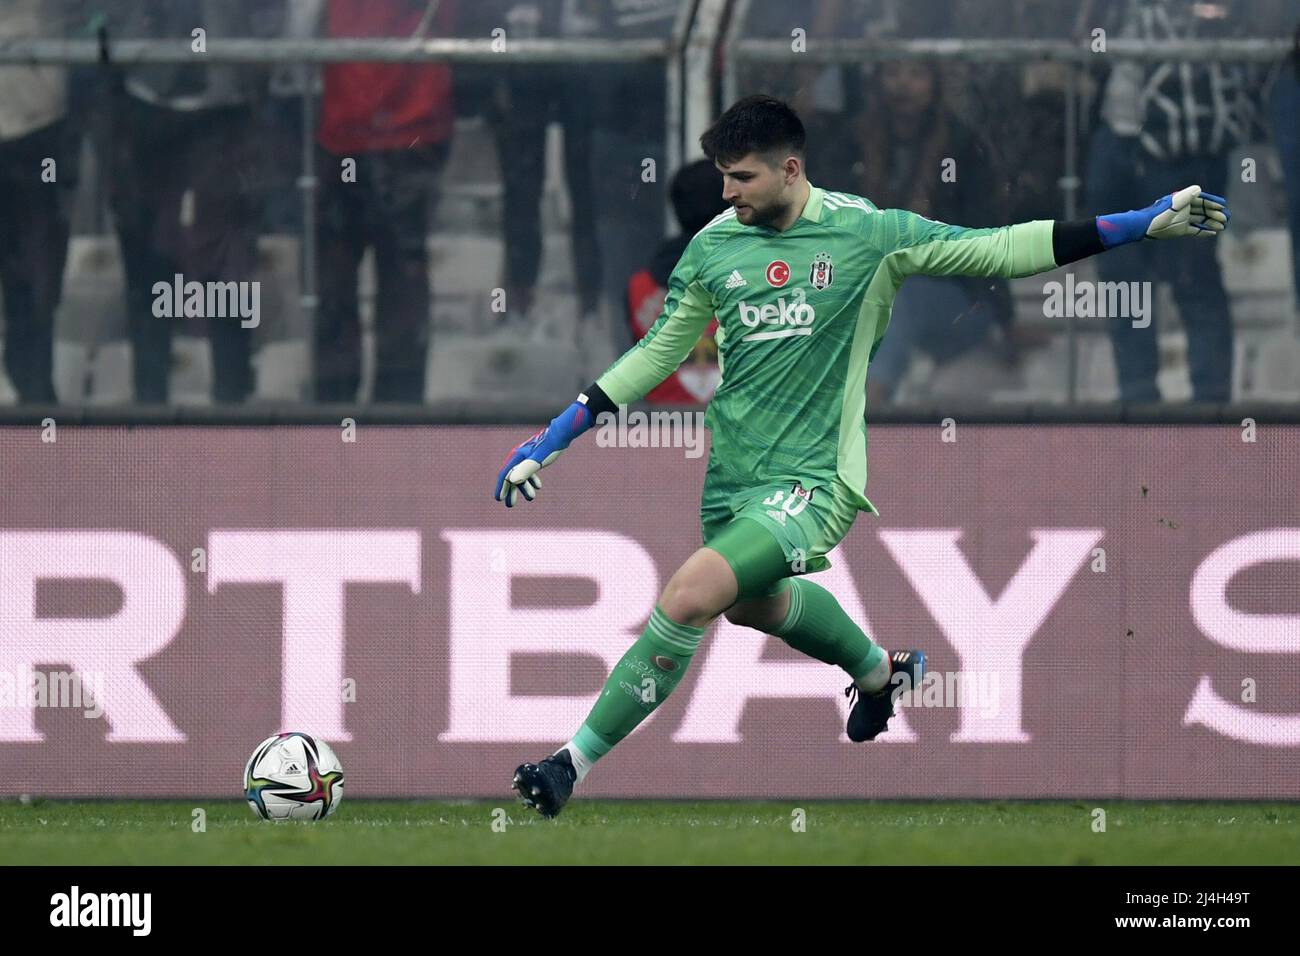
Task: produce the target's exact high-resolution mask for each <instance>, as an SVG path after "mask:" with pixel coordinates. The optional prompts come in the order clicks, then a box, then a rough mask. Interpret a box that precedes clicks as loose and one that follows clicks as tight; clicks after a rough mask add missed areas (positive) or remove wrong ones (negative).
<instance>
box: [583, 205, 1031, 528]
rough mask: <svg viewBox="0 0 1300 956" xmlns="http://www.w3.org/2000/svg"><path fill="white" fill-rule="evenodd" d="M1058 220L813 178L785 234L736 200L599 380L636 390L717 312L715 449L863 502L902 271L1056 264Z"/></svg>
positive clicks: (682, 351) (732, 461) (1008, 271)
mask: <svg viewBox="0 0 1300 956" xmlns="http://www.w3.org/2000/svg"><path fill="white" fill-rule="evenodd" d="M1055 266H1056V261H1055V259H1054V258H1053V255H1052V222H1051V221H1036V222H1028V223H1020V224H1017V225H1013V226H1003V227H1000V228H996V229H966V228H963V227H961V226H950V225H947V224H945V223H942V222H935V221H934V220H931V219H926V218H924V217H923V216H918V215H916V214H915V213H910V212H905V211H903V210H897V209H877V208H876V207H875V206H874V205H872V203H871V202H869V201H868V200H866V199H863V198H861V197H860V196H853V195H849V194H846V193H838V192H830V191H827V190H822V189H818V188H817V187H815V186H813V187H811V189H810V191H809V196H808V202H807V204H806V205H805V207H804V210H803V213H802V215H801V216H800V217H799V219H798V220H797V221H796V222H795V223H794V225H793V226H791V227H790V228H789V229H787V230H785V231H784V232H779V231H777V230H776V229H773V228H771V227H770V226H745V225H742V224H741V223H740V222H739V221H737V219H736V213H735V210H734V209H731V210H728V211H726V212H724V213H722V214H721V215H720V216H718V217H717V218H715V219H714V220H713V221H712V222H711V223H709V225H707V226H706V227H704V229H702V230H700V232H699V233H697V234H696V236H695V237H694V238H693V239H692V240H691V242H690V244H689V245H688V246H687V247H686V251H685V252H683V253H682V257H681V259H680V260H679V261H678V263H677V267H676V268H675V269H674V270H673V273H672V275H671V277H670V278H669V280H668V296H667V298H666V299H665V300H664V307H663V312H662V314H661V315H660V316H659V318H658V320H657V321H656V322H655V324H654V325H653V326H652V327H651V329H650V331H649V332H647V333H646V335H645V337H644V338H642V339H641V341H639V342H638V343H637V344H636V345H635V346H633V347H632V348H631V349H629V350H628V351H627V352H626V353H625V354H624V355H623V356H622V357H620V358H619V359H618V360H617V361H615V363H614V364H613V365H611V366H610V367H609V369H608V370H607V371H606V372H605V373H604V375H602V376H601V377H600V378H599V379H598V380H597V383H596V384H597V385H599V386H600V388H601V389H602V390H604V392H605V394H606V395H608V396H609V398H610V399H611V400H612V401H614V402H615V403H617V404H624V403H628V402H633V401H636V400H637V399H639V398H641V397H642V396H644V395H645V394H646V393H647V392H649V391H650V389H652V388H654V386H656V385H657V384H659V383H660V382H662V381H663V380H664V379H665V378H667V377H668V376H669V375H670V374H672V372H673V370H674V369H676V368H677V366H678V365H680V364H681V363H682V361H684V360H685V359H686V357H687V356H688V355H689V354H690V353H691V350H692V348H693V347H694V345H695V343H696V341H698V339H699V337H700V335H701V333H702V332H703V331H704V330H705V328H706V327H707V326H708V324H709V322H710V320H711V319H712V318H713V317H714V316H715V315H716V316H717V319H718V332H717V341H718V363H719V367H720V369H721V372H722V380H721V382H720V384H719V385H718V388H717V391H716V392H715V393H714V396H713V400H712V402H711V403H710V405H709V409H708V413H707V415H706V416H705V425H706V426H707V427H708V428H709V429H710V431H711V432H712V438H713V455H714V457H715V458H717V459H719V460H721V461H722V462H723V463H724V464H726V466H727V467H728V470H730V471H732V472H734V473H736V474H742V475H745V476H746V477H747V478H748V477H752V478H753V481H754V484H755V485H756V486H757V485H765V484H770V483H774V482H791V483H793V482H796V481H797V482H799V483H800V484H801V485H802V486H803V487H804V488H815V487H821V486H829V485H833V484H834V483H835V481H836V479H838V480H839V481H841V482H843V484H844V486H845V487H846V488H847V494H848V495H849V496H850V497H851V500H852V502H853V504H855V505H856V506H857V507H858V509H859V510H866V511H875V508H874V507H873V506H872V505H871V503H870V502H869V501H868V500H867V499H866V497H865V494H864V492H865V490H866V483H867V431H866V422H865V420H864V413H865V410H866V384H867V363H868V362H870V361H871V358H872V357H873V356H874V355H875V354H876V350H877V349H878V348H879V347H880V342H881V339H882V338H883V336H884V334H885V329H886V328H887V327H888V325H889V315H890V308H891V306H892V304H893V300H894V294H895V293H896V292H897V291H898V287H899V285H900V284H901V283H902V282H903V280H904V279H905V278H906V277H907V276H909V275H936V276H944V275H963V276H1005V277H1011V276H1027V275H1033V274H1034V273H1037V272H1043V271H1045V270H1047V269H1051V268H1054V267H1055Z"/></svg>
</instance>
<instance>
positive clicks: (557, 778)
mask: <svg viewBox="0 0 1300 956" xmlns="http://www.w3.org/2000/svg"><path fill="white" fill-rule="evenodd" d="M700 146H701V147H702V149H703V150H704V154H705V155H706V156H707V157H708V158H709V159H710V160H711V161H712V162H713V163H714V164H715V165H716V166H717V167H718V169H719V170H720V171H721V172H722V174H723V194H722V195H723V199H725V200H726V202H727V203H728V204H729V205H730V206H731V207H732V208H730V209H728V210H726V211H725V212H723V213H722V214H721V215H719V216H717V217H716V218H715V219H713V221H712V222H710V223H709V224H708V225H707V226H705V227H704V228H703V229H701V230H700V231H699V232H698V233H697V234H696V235H695V237H694V238H693V239H692V240H691V242H690V244H689V245H688V246H687V247H686V250H685V251H684V252H683V253H682V257H681V259H680V261H679V262H678V263H677V267H676V268H675V269H674V270H673V272H672V275H671V276H670V278H669V288H668V296H667V299H666V300H665V301H664V306H663V312H662V314H661V315H660V316H659V319H658V320H657V321H656V322H655V324H654V326H653V327H652V328H651V329H650V331H649V332H648V333H647V334H646V336H645V337H644V338H643V339H642V340H641V341H640V342H638V343H637V344H636V345H635V346H634V347H633V348H631V349H629V350H628V351H627V352H626V353H625V354H624V355H623V356H622V357H621V358H619V359H618V360H617V361H615V362H614V364H613V365H611V366H610V367H609V368H608V369H607V370H606V371H605V373H604V374H603V375H601V376H600V378H598V379H597V380H596V382H595V383H594V384H593V385H591V386H590V387H589V388H588V389H587V390H586V392H585V393H583V394H581V395H579V396H578V398H577V400H576V401H574V403H573V404H572V405H570V406H569V407H568V408H567V409H566V410H565V411H563V412H562V413H560V415H559V416H557V417H556V418H555V419H554V420H553V421H552V422H551V423H550V424H549V425H547V426H546V427H545V428H543V429H542V430H541V431H539V432H538V433H537V434H536V435H534V436H533V437H532V438H529V439H528V440H527V441H525V442H523V443H522V444H520V445H518V446H516V447H515V448H514V449H512V450H511V451H510V452H509V454H507V456H506V459H505V462H504V465H503V467H502V468H501V471H500V474H499V475H498V476H497V481H496V485H495V486H494V493H495V497H496V499H497V500H499V501H502V502H504V504H505V505H506V507H508V508H509V507H513V506H514V505H515V503H516V502H517V501H518V500H519V498H521V497H522V498H524V499H527V500H529V501H531V500H532V499H533V497H534V496H535V495H536V494H537V491H538V488H540V486H541V480H540V478H539V476H538V471H539V470H540V469H542V468H545V467H546V466H547V465H550V464H551V463H552V462H554V461H555V459H556V457H557V456H558V455H559V454H560V452H562V451H563V450H564V449H565V448H567V447H568V446H569V443H570V442H572V441H573V440H574V439H575V438H577V437H578V436H579V435H581V434H582V433H583V432H584V431H586V430H587V429H588V428H590V427H591V426H592V424H593V423H594V422H595V419H596V416H598V415H600V414H601V413H602V412H614V411H615V410H616V409H617V408H618V406H620V405H624V404H626V403H629V402H634V401H637V400H638V399H640V398H641V397H642V396H644V395H645V394H646V393H647V392H649V391H650V389H652V388H654V387H655V386H656V385H658V384H659V383H660V382H662V381H663V380H664V379H665V378H667V377H668V376H669V375H670V374H671V373H672V372H673V371H674V370H675V369H676V368H677V366H678V365H679V364H680V363H681V362H682V361H683V360H684V359H685V358H686V357H687V356H688V355H689V354H690V352H691V349H692V348H693V347H694V345H695V343H696V341H697V340H698V339H699V337H700V334H701V332H703V331H704V329H705V328H706V326H708V324H709V322H710V321H711V320H712V319H713V317H714V316H715V315H716V316H717V318H718V333H717V339H718V347H719V364H720V366H721V369H722V381H721V383H720V384H719V386H718V389H717V392H716V394H715V395H714V398H713V401H712V402H711V404H710V406H709V410H708V414H707V416H706V418H705V424H706V425H707V426H708V427H709V429H710V431H711V433H712V440H713V441H712V451H711V454H710V456H709V463H708V468H707V471H706V474H705V480H704V490H703V500H702V502H701V505H700V520H701V530H702V539H703V543H704V546H703V547H702V548H700V549H699V550H697V551H696V552H695V553H694V554H692V555H691V556H690V557H689V558H688V559H687V560H686V562H685V563H684V564H683V565H682V566H681V567H680V568H679V569H678V570H677V572H676V573H675V574H674V575H673V576H672V578H671V579H670V580H669V581H668V584H667V586H666V587H665V588H664V591H663V594H662V595H661V596H660V598H659V601H658V603H657V605H656V606H655V607H654V609H653V611H652V612H651V614H650V619H649V623H648V624H647V625H646V627H645V630H644V632H643V633H642V634H641V637H640V638H639V639H638V640H637V641H636V642H635V643H634V644H633V645H632V646H631V647H630V648H629V649H628V651H627V653H626V654H624V655H623V658H622V659H621V660H620V661H619V663H618V665H617V666H616V667H615V668H614V672H613V673H612V674H610V676H609V678H608V680H607V681H606V683H605V686H604V689H603V690H602V692H601V694H600V696H599V697H598V698H597V700H596V703H595V705H594V706H593V707H592V709H591V713H590V714H589V715H588V716H587V719H586V720H585V721H584V722H583V723H582V725H581V726H580V727H578V728H577V730H576V732H575V733H574V735H573V738H572V739H571V740H570V741H569V742H568V743H566V744H565V745H564V746H563V747H561V748H560V749H559V750H557V751H556V752H555V753H554V754H552V755H551V756H549V757H546V758H545V759H543V760H542V761H541V762H540V763H539V764H532V763H526V764H523V765H522V766H520V767H519V769H518V770H517V771H516V772H515V776H514V781H513V786H514V788H515V789H516V790H517V791H518V792H519V796H520V798H521V799H522V800H523V802H524V803H525V804H526V805H528V806H531V807H534V808H535V809H537V810H538V811H539V812H541V813H542V814H543V815H544V816H548V817H550V816H554V815H555V814H557V813H559V811H560V809H561V808H562V807H563V806H564V804H565V803H566V802H567V801H568V799H569V797H570V796H571V794H572V792H573V787H574V785H575V784H576V783H578V782H580V781H581V780H582V779H583V777H585V776H586V774H587V772H588V771H589V770H590V769H591V767H592V765H593V764H595V762H596V761H598V760H599V759H600V758H601V757H603V756H604V755H605V754H607V753H608V752H609V751H610V750H611V749H612V748H613V747H615V746H617V745H618V743H619V741H621V740H622V739H623V738H625V737H626V736H627V735H628V734H630V733H631V732H632V731H633V730H634V729H635V728H636V726H637V725H638V724H640V723H641V721H642V720H644V719H645V718H646V717H647V716H649V714H650V713H651V712H652V711H654V709H655V708H656V707H658V706H659V705H660V704H662V703H663V701H664V700H665V699H666V698H667V697H668V695H669V694H670V693H671V692H672V690H673V688H674V687H675V686H676V685H677V683H678V682H679V681H680V680H681V678H682V675H683V674H684V673H685V671H686V668H687V667H688V666H689V665H690V662H691V658H692V657H693V656H694V654H695V652H696V650H697V649H698V647H699V644H700V640H701V638H702V637H703V636H704V632H705V629H706V628H707V627H708V626H709V624H710V623H711V622H712V621H713V620H714V619H716V618H717V616H718V615H719V614H725V615H726V617H727V620H729V621H731V622H732V623H733V624H738V625H742V626H745V627H752V628H755V629H756V630H758V631H761V632H763V633H767V634H773V635H775V636H777V637H779V638H780V639H782V640H783V641H785V642H786V643H787V644H789V645H790V646H791V647H793V648H795V649H796V650H798V651H800V652H802V653H804V654H807V655H809V656H811V657H815V658H816V659H818V660H820V661H824V662H826V663H827V664H833V665H835V666H837V667H840V668H842V669H843V670H844V671H845V672H847V674H848V675H849V677H850V679H851V680H852V683H851V684H850V685H849V687H848V688H847V689H846V691H845V693H846V695H848V696H849V697H850V698H851V699H853V700H854V703H853V707H852V709H851V711H850V713H849V720H848V727H847V734H848V736H849V738H850V739H851V740H854V741H865V740H872V739H873V738H875V737H876V736H877V735H879V734H880V733H881V732H882V731H883V730H885V728H886V725H887V722H888V721H889V719H890V718H891V717H892V716H893V713H894V709H893V706H894V698H895V697H896V696H897V690H899V689H905V688H906V687H907V686H912V687H914V686H916V685H917V684H918V683H919V682H920V679H921V677H922V674H923V671H924V667H925V656H924V655H923V654H922V653H921V652H919V651H914V650H913V651H895V652H894V653H893V654H889V653H887V652H886V651H885V650H884V649H883V648H881V647H880V646H879V645H878V644H876V643H875V642H873V641H872V640H871V638H870V637H868V636H867V635H866V634H865V633H863V631H862V629H861V628H860V627H858V625H857V624H855V623H854V621H853V620H852V619H851V618H850V617H849V616H848V615H847V614H846V613H845V612H844V610H843V609H842V608H841V607H840V605H839V603H838V602H837V601H836V600H835V598H834V597H833V596H832V595H831V594H830V592H828V591H827V590H825V589H824V588H822V587H820V586H819V585H817V584H815V583H814V582H813V581H811V580H809V579H808V578H807V577H804V576H803V575H806V574H808V573H810V572H815V571H821V570H824V569H825V568H827V567H828V566H829V562H828V560H827V558H826V555H827V553H828V552H829V551H830V550H831V549H832V548H834V547H835V545H836V544H837V543H838V542H839V541H840V540H841V539H842V538H843V537H844V536H845V535H846V534H847V533H848V530H849V528H850V527H852V525H853V520H854V518H855V517H856V516H857V514H858V512H860V511H869V512H871V513H873V514H877V513H878V512H877V511H876V509H875V506H874V505H872V504H871V502H870V501H868V500H867V499H866V497H865V496H864V490H865V488H866V484H867V434H866V425H865V422H864V412H865V402H866V378H867V365H868V363H869V362H870V361H871V359H872V357H873V356H874V355H875V354H876V350H877V349H878V348H879V347H880V342H881V339H882V338H883V336H884V334H885V330H886V328H887V327H888V325H889V317H890V305H891V303H892V302H893V299H894V294H895V293H896V292H897V291H898V287H899V285H900V284H901V283H902V282H903V280H904V279H906V278H907V277H908V276H910V275H931V276H954V275H960V276H1002V277H1007V278H1010V277H1018V276H1030V275H1034V274H1036V273H1039V272H1045V271H1047V270H1049V269H1053V268H1056V267H1057V266H1060V265H1064V264H1066V263H1069V262H1074V261H1076V260H1078V259H1082V258H1084V257H1086V256H1090V255H1093V254H1095V253H1099V252H1102V251H1104V250H1106V249H1110V248H1113V247H1115V246H1118V245H1122V244H1124V243H1130V242H1142V241H1145V240H1147V239H1172V238H1181V237H1184V236H1192V237H1211V236H1214V235H1216V234H1217V233H1218V232H1220V231H1222V230H1223V229H1224V227H1225V226H1226V225H1227V222H1228V210H1227V207H1226V203H1225V201H1224V200H1223V199H1221V198H1219V197H1217V196H1212V195H1210V194H1208V193H1202V192H1201V190H1200V187H1199V186H1188V187H1186V188H1182V189H1179V190H1177V191H1176V192H1173V193H1172V194H1170V195H1166V196H1163V197H1161V198H1160V199H1158V200H1156V202H1155V203H1153V204H1152V205H1151V206H1148V207H1147V208H1145V209H1139V210H1130V211H1128V212H1121V213H1115V214H1110V215H1102V216H1098V217H1096V218H1095V219H1085V220H1081V221H1077V222H1052V221H1035V222H1026V223H1019V224H1016V225H1011V226H1003V227H1000V228H996V229H966V228H962V227H960V226H950V225H947V224H945V223H942V222H935V221H933V220H930V219H926V218H924V217H922V216H918V215H916V214H914V213H910V212H905V211H903V210H896V209H877V208H876V207H875V206H874V205H872V203H871V202H870V201H869V200H867V199H864V198H862V197H860V196H854V195H849V194H846V193H839V192H831V191H828V190H823V189H819V188H817V187H816V186H813V185H811V184H810V183H809V182H808V179H807V177H806V175H805V171H804V128H803V124H802V123H801V122H800V120H799V118H798V116H796V115H795V113H794V111H793V110H791V109H790V107H789V106H787V105H786V104H784V103H782V102H781V101H779V100H776V99H773V98H771V97H767V96H751V97H748V98H746V99H743V100H740V101H739V102H737V103H736V104H735V105H733V106H732V107H731V108H730V109H729V110H727V112H726V113H724V114H723V115H722V117H721V118H720V119H718V121H717V122H716V123H715V124H714V125H713V126H712V127H711V128H710V129H708V130H707V131H706V132H705V133H704V135H703V136H701V137H700ZM647 684H648V685H649V686H650V688H651V689H652V691H653V692H652V693H646V692H645V688H646V687H647ZM900 685H901V688H900ZM891 691H892V692H891Z"/></svg>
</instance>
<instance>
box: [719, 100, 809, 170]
mask: <svg viewBox="0 0 1300 956" xmlns="http://www.w3.org/2000/svg"><path fill="white" fill-rule="evenodd" d="M700 148H701V149H702V150H704V155H705V156H707V157H708V158H709V159H710V160H711V161H715V162H720V163H722V164H723V165H724V166H728V165H730V164H731V163H734V162H736V161H737V160H739V159H741V158H742V157H744V156H747V155H748V154H749V153H758V154H759V155H760V156H762V157H763V159H764V161H765V162H767V163H768V164H769V165H771V166H775V165H776V164H777V163H779V162H781V160H783V159H784V158H785V157H786V156H789V155H791V154H794V155H796V156H800V157H802V156H803V148H804V129H803V123H802V122H801V121H800V119H799V116H798V114H797V113H795V111H794V110H792V109H791V108H790V107H789V105H788V104H786V103H783V102H782V101H781V100H778V99H776V98H775V97H772V96H763V95H761V94H760V95H756V96H746V97H745V98H744V99H743V100H737V101H736V102H735V103H733V104H732V105H731V108H730V109H729V110H727V112H725V113H723V114H722V115H721V116H719V117H718V121H717V122H716V123H714V124H713V125H712V126H710V127H709V128H708V129H707V130H705V131H704V135H703V136H701V137H700Z"/></svg>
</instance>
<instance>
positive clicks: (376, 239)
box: [315, 0, 455, 403]
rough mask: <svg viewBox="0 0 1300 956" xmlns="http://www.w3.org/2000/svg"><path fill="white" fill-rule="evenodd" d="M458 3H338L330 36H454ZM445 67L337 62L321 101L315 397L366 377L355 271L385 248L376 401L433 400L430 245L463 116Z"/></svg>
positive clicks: (352, 387) (352, 390)
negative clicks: (428, 391)
mask: <svg viewBox="0 0 1300 956" xmlns="http://www.w3.org/2000/svg"><path fill="white" fill-rule="evenodd" d="M454 13H455V10H454V5H453V2H452V0H441V2H440V0H328V4H327V7H326V24H325V27H326V29H325V32H326V35H327V36H330V37H401V38H423V37H429V36H439V35H440V36H447V35H450V34H452V33H453V30H454ZM451 82H452V79H451V68H450V67H449V66H448V65H447V64H445V63H429V64H423V63H420V64H415V63H338V64H330V65H329V66H328V67H326V69H325V88H324V94H323V96H322V99H321V115H320V128H319V130H318V131H317V137H316V138H317V142H318V143H319V145H320V147H321V155H320V160H319V163H318V169H319V176H320V193H319V201H320V215H319V217H318V236H319V243H320V249H319V265H320V268H319V276H320V306H319V310H318V312H317V325H316V331H315V369H316V398H317V400H318V401H324V402H352V401H355V400H356V399H357V391H358V388H359V386H360V383H361V318H360V311H359V304H358V299H357V293H358V284H357V270H358V267H359V266H360V264H361V258H362V256H363V255H364V254H365V251H366V248H367V247H371V248H373V250H374V256H375V279H376V292H375V387H374V401H376V402H404V403H419V402H422V401H423V400H424V391H425V366H426V363H427V361H428V348H429V339H430V298H431V296H430V289H429V260H428V255H427V254H426V251H425V242H426V239H427V237H428V233H429V215H430V210H431V208H432V206H433V203H434V202H435V201H436V198H437V192H438V184H439V179H440V176H441V172H442V169H443V166H444V165H445V164H446V161H447V155H448V153H449V152H450V147H451V137H452V132H453V126H454V122H455V113H454V108H453V102H452V91H451Z"/></svg>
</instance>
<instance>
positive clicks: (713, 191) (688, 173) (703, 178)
mask: <svg viewBox="0 0 1300 956" xmlns="http://www.w3.org/2000/svg"><path fill="white" fill-rule="evenodd" d="M668 197H669V198H670V199H671V200H672V203H673V212H674V213H675V214H676V215H677V221H678V222H679V223H681V226H682V232H683V233H685V234H686V235H688V236H693V235H695V234H696V233H697V232H699V231H700V230H701V229H703V228H704V227H705V226H707V225H708V224H709V220H710V219H712V218H713V217H714V216H716V215H717V214H718V213H720V212H722V211H723V210H724V209H726V208H727V201H726V200H725V199H723V198H722V173H720V172H718V169H717V167H716V166H714V165H713V163H711V162H709V161H708V160H707V159H697V160H696V161H695V162H693V163H688V164H687V165H685V166H683V167H682V168H681V169H679V170H677V173H676V174H675V175H674V176H673V181H672V185H670V186H669V187H668Z"/></svg>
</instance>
